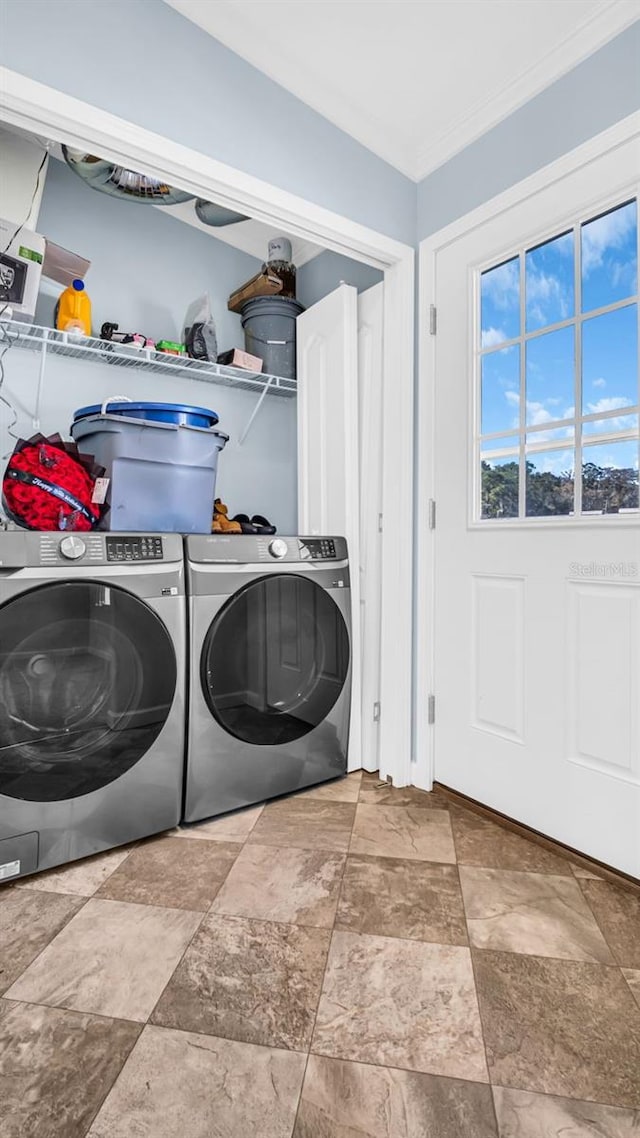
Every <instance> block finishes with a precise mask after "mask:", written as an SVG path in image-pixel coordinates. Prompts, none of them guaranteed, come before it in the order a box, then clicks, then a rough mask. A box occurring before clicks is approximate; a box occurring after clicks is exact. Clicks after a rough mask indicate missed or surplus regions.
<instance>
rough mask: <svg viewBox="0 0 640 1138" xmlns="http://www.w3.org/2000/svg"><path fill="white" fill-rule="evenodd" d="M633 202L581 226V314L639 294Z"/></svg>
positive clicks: (634, 203)
mask: <svg viewBox="0 0 640 1138" xmlns="http://www.w3.org/2000/svg"><path fill="white" fill-rule="evenodd" d="M637 229H638V219H637V204H636V202H635V201H633V202H627V204H626V205H622V206H618V208H617V209H612V210H610V211H609V213H604V214H602V216H601V217H596V218H595V219H594V220H593V221H588V222H586V223H585V224H584V225H583V226H582V311H583V312H590V311H591V310H592V309H593V308H602V307H603V306H604V305H605V304H614V302H615V301H616V300H624V298H625V297H627V296H635V294H636V292H637V291H638V283H637V282H638V261H637V249H638V232H637Z"/></svg>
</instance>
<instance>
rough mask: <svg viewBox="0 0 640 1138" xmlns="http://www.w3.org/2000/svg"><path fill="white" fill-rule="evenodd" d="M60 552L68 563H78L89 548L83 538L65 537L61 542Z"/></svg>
mask: <svg viewBox="0 0 640 1138" xmlns="http://www.w3.org/2000/svg"><path fill="white" fill-rule="evenodd" d="M59 548H60V552H61V554H62V556H63V557H66V559H67V561H77V560H78V559H79V558H80V557H84V555H85V553H86V552H87V547H86V545H85V543H84V541H83V540H82V538H81V537H71V535H69V537H63V539H62V541H61V542H60V547H59Z"/></svg>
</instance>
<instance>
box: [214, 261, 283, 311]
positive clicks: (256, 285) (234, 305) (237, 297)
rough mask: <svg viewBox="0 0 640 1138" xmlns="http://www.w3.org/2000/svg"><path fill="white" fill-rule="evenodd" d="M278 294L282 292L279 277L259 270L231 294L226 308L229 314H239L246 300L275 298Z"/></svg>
mask: <svg viewBox="0 0 640 1138" xmlns="http://www.w3.org/2000/svg"><path fill="white" fill-rule="evenodd" d="M279 292H282V281H281V280H280V277H277V276H276V274H275V273H271V272H269V271H268V270H266V271H265V270H260V272H259V273H256V275H255V277H252V278H251V280H250V281H247V282H246V284H243V285H241V286H240V288H237V289H236V291H235V292H232V293H231V296H230V297H229V300H228V301H227V308H228V309H229V311H230V312H240V311H241V309H242V306H243V304H245V303H246V302H247V300H253V298H254V296H277V295H278V293H279Z"/></svg>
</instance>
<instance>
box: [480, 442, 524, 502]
mask: <svg viewBox="0 0 640 1138" xmlns="http://www.w3.org/2000/svg"><path fill="white" fill-rule="evenodd" d="M480 465H481V474H482V485H481V515H480V516H481V517H483V518H517V516H518V478H519V471H520V460H519V457H518V455H517V454H512V455H505V456H504V457H502V458H493V459H485V458H482V460H481V464H480Z"/></svg>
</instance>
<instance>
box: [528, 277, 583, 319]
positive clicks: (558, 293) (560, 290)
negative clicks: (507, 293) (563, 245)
mask: <svg viewBox="0 0 640 1138" xmlns="http://www.w3.org/2000/svg"><path fill="white" fill-rule="evenodd" d="M572 306H573V289H571V290H568V289H567V287H566V285H564V284H563V283H562V281H561V280H560V279H559V278H558V277H556V276H554V275H553V273H545V272H544V271H543V270H542V269H538V268H536V267H535V266H533V265H531V266H530V267H528V269H527V313H528V315H529V317H530V318H533V320H534V321H535V323H536V324H537V325H540V326H542V325H544V324H548V323H549V317H550V316H552V317H553V319H554V321H555V320H566V319H567V318H568V317H569V316H570V315H571V314H572Z"/></svg>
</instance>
